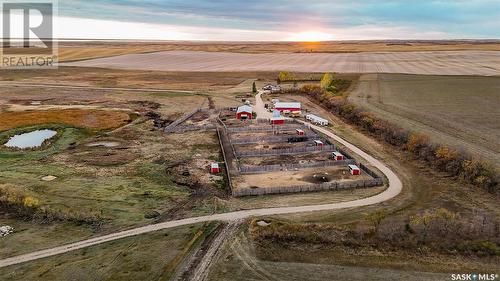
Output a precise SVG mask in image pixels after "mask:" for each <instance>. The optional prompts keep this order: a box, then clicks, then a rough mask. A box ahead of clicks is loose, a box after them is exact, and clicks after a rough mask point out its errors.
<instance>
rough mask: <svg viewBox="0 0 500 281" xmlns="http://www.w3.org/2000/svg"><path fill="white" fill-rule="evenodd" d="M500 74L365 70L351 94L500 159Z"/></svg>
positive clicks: (403, 122)
mask: <svg viewBox="0 0 500 281" xmlns="http://www.w3.org/2000/svg"><path fill="white" fill-rule="evenodd" d="M499 92H500V78H498V77H473V76H420V75H402V74H378V75H376V74H368V75H362V76H361V78H360V80H359V82H358V84H357V87H356V88H355V89H354V90H353V91H352V92H351V93H350V95H349V99H350V100H351V101H354V102H356V103H359V104H361V105H364V106H366V107H367V108H368V109H369V110H370V111H373V112H374V113H376V114H377V115H378V116H380V117H382V118H385V119H387V120H389V121H392V122H394V123H395V124H398V125H400V126H402V127H404V128H407V129H410V130H413V131H418V132H420V133H424V134H427V135H429V136H431V139H432V140H434V141H436V142H437V143H443V144H449V145H451V146H455V147H458V148H460V149H463V150H466V151H469V152H471V153H473V154H474V155H476V156H478V157H484V158H487V159H488V160H490V162H493V163H495V164H496V165H498V164H500V158H499V155H500V154H499V153H500V147H499V145H498V139H499V138H500V127H499V125H498V122H497V120H498V116H499V114H500V111H499V110H498V100H499V97H498V93H499Z"/></svg>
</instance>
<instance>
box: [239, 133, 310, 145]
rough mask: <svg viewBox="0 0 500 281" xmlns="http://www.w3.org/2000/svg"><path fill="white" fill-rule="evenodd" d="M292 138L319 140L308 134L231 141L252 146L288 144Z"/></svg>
mask: <svg viewBox="0 0 500 281" xmlns="http://www.w3.org/2000/svg"><path fill="white" fill-rule="evenodd" d="M293 138H304V141H307V140H311V139H319V136H318V135H316V134H310V135H304V136H299V135H275V136H267V137H248V138H241V139H237V140H231V143H232V144H252V143H261V142H266V143H277V142H289V141H290V139H293Z"/></svg>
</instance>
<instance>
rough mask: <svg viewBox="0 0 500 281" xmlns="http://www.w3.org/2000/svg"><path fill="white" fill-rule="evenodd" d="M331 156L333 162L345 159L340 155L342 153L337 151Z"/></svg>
mask: <svg viewBox="0 0 500 281" xmlns="http://www.w3.org/2000/svg"><path fill="white" fill-rule="evenodd" d="M332 156H333V159H335V161H341V160H344V159H345V157H344V155H342V153H340V152H338V151H335V152H333V153H332Z"/></svg>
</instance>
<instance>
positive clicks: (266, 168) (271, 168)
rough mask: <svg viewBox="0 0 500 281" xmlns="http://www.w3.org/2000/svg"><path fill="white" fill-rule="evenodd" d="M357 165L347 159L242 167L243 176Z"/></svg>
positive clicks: (352, 160)
mask: <svg viewBox="0 0 500 281" xmlns="http://www.w3.org/2000/svg"><path fill="white" fill-rule="evenodd" d="M351 164H356V161H355V160H354V159H347V160H341V161H322V162H313V163H304V164H277V165H263V166H240V167H239V169H240V173H241V174H259V173H269V172H278V171H295V170H301V169H309V168H323V167H333V166H347V165H351Z"/></svg>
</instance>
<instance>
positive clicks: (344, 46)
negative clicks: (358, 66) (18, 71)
mask: <svg viewBox="0 0 500 281" xmlns="http://www.w3.org/2000/svg"><path fill="white" fill-rule="evenodd" d="M459 50H497V51H498V50H500V44H498V43H478V42H448V43H447V44H442V43H439V42H413V43H405V44H391V43H388V42H374V41H365V42H318V43H300V42H297V43H286V42H281V43H272V42H270V43H251V42H250V43H214V42H206V43H204V42H176V43H168V42H165V43H131V42H87V43H85V42H62V43H60V46H59V60H60V61H75V60H83V59H91V58H100V57H109V56H117V55H123V54H136V53H150V52H157V51H206V52H222V51H224V52H237V53H275V52H293V53H298V52H302V53H310V52H314V53H346V52H408V51H459Z"/></svg>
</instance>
